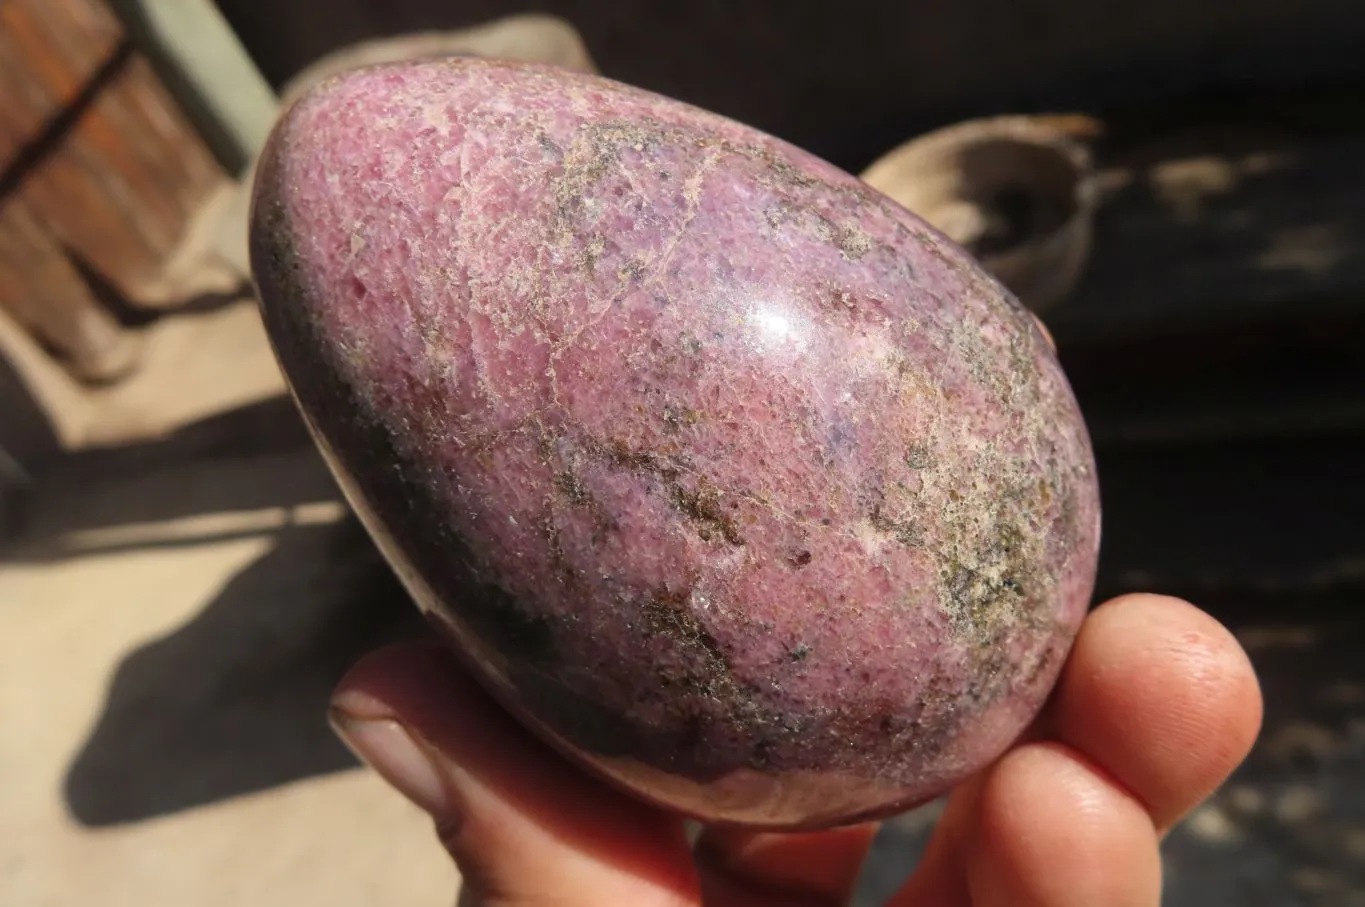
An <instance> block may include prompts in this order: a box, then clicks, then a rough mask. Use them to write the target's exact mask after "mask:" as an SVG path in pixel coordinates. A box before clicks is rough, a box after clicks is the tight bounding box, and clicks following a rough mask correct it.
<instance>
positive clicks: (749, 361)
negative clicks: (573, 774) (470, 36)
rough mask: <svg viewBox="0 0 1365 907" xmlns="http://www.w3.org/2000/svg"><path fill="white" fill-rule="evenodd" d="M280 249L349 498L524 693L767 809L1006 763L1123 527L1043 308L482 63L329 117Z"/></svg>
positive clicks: (682, 776) (832, 801)
mask: <svg viewBox="0 0 1365 907" xmlns="http://www.w3.org/2000/svg"><path fill="white" fill-rule="evenodd" d="M259 172H260V177H259V181H258V184H257V198H256V209H255V213H254V218H253V231H254V233H253V263H254V265H255V268H256V273H257V278H258V282H259V285H260V289H261V292H262V294H263V299H264V303H265V306H264V309H265V313H266V322H267V326H268V328H269V329H270V332H271V335H272V338H273V340H274V341H275V344H276V347H277V350H278V351H279V354H280V357H281V361H282V363H283V365H284V367H285V372H286V374H287V375H288V376H289V377H290V379H291V383H292V385H293V388H294V390H295V392H296V394H297V395H298V397H299V399H300V401H301V403H302V405H303V408H304V410H305V412H306V413H307V414H308V416H309V418H310V420H311V421H312V423H313V427H314V429H315V430H316V431H317V433H318V436H319V439H320V441H321V442H322V444H323V446H324V448H325V449H326V451H327V453H328V455H329V458H330V460H331V462H332V464H333V466H334V467H335V468H336V469H337V471H338V473H339V475H340V476H341V478H342V482H343V485H344V486H346V488H347V489H348V492H349V494H350V496H351V499H352V501H353V503H355V504H356V506H357V508H358V509H359V511H360V512H361V515H362V518H364V519H365V520H366V522H367V523H368V525H369V526H370V527H371V529H372V530H374V531H375V533H376V535H377V536H379V538H380V540H381V544H382V545H383V546H384V547H385V549H386V554H387V555H388V556H389V558H390V559H391V560H392V561H393V562H394V563H395V565H396V566H397V567H398V569H399V571H400V573H402V574H403V575H404V578H405V581H406V582H407V583H408V584H409V586H410V587H411V588H412V589H413V591H414V593H415V594H416V597H417V598H418V599H419V601H421V602H422V603H423V604H424V606H425V607H427V608H428V609H429V610H431V611H432V612H433V613H435V614H436V615H437V616H438V619H439V620H440V621H441V622H442V623H443V624H444V625H445V626H446V628H447V629H448V630H449V632H450V633H451V635H452V636H453V637H454V639H455V640H456V641H457V643H458V645H459V647H460V648H461V649H462V650H463V651H464V652H465V653H466V654H468V655H470V656H471V661H472V662H473V663H474V664H476V665H477V666H478V668H479V669H480V671H481V672H482V674H483V675H484V678H485V680H486V681H488V683H489V685H490V686H491V688H492V689H493V691H494V692H495V694H497V695H498V696H499V697H500V698H502V699H503V701H504V702H506V703H508V704H509V705H511V706H512V707H513V708H514V709H516V710H517V711H519V712H520V713H521V714H522V716H523V718H524V719H526V720H527V721H528V722H529V723H530V724H532V726H534V727H536V728H537V729H538V730H540V731H541V732H542V733H544V734H546V735H547V736H548V737H549V738H550V739H552V740H553V741H555V742H556V743H558V744H559V745H561V746H562V747H564V748H565V749H566V750H568V751H569V752H571V753H573V754H585V756H586V759H587V761H588V762H589V763H590V764H591V765H592V766H593V767H595V768H597V769H598V770H600V771H603V772H604V773H605V774H607V775H609V776H611V777H613V778H615V779H617V780H620V781H624V782H625V783H626V784H628V785H629V786H630V787H632V788H633V789H635V790H636V791H637V792H640V793H642V794H643V795H645V796H647V797H649V798H651V799H654V800H657V801H660V802H664V803H668V804H670V805H673V806H675V807H678V808H681V809H683V810H685V811H687V812H690V813H692V814H695V815H699V816H706V817H711V818H723V819H730V820H739V821H745V822H751V823H756V824H765V825H774V826H796V825H815V824H821V823H827V822H832V821H838V820H850V819H854V818H858V817H862V816H866V815H870V814H874V813H877V812H880V811H884V810H887V809H893V808H895V807H898V806H904V805H907V804H911V803H916V802H923V801H925V800H926V799H930V798H932V797H933V796H935V795H936V794H937V793H939V792H940V791H942V790H943V789H945V788H946V787H947V786H949V785H951V784H953V783H954V782H956V781H957V780H960V779H961V778H962V777H964V776H965V775H966V774H967V773H969V772H971V771H973V770H974V769H976V768H977V767H979V766H980V765H982V764H984V763H985V762H986V761H988V760H989V759H990V758H993V757H994V755H995V754H997V753H998V752H999V751H1000V750H1001V749H1002V748H1003V747H1004V746H1005V745H1006V744H1007V743H1008V742H1009V741H1010V740H1011V739H1012V738H1013V737H1014V736H1015V735H1016V734H1017V733H1018V732H1019V730H1020V729H1021V728H1022V727H1023V726H1024V725H1025V724H1026V723H1027V722H1028V720H1029V719H1030V718H1031V717H1032V715H1033V714H1034V713H1035V711H1036V708H1037V706H1038V704H1039V703H1040V701H1041V699H1042V697H1043V696H1045V695H1046V693H1047V691H1048V689H1049V688H1050V686H1051V683H1052V681H1053V679H1054V678H1055V676H1056V672H1057V670H1058V668H1059V666H1060V663H1061V660H1062V658H1063V657H1064V655H1065V652H1066V649H1067V646H1068V645H1069V643H1070V640H1071V637H1072V634H1073V632H1074V628H1075V626H1076V623H1077V621H1078V620H1079V618H1080V616H1081V614H1082V612H1083V610H1084V608H1085V606H1086V603H1087V601H1088V598H1089V595H1090V592H1091V587H1092V581H1093V573H1094V568H1095V559H1096V549H1097V545H1098V534H1099V508H1098V500H1097V491H1096V485H1095V481H1096V480H1095V475H1094V469H1093V461H1092V456H1091V452H1090V448H1089V443H1088V440H1087V437H1086V433H1085V429H1084V426H1083V425H1082V423H1081V421H1080V417H1079V413H1078V411H1077V409H1076V406H1075V402H1074V399H1073V397H1072V395H1071V392H1070V389H1069V387H1068V386H1067V383H1066V380H1065V378H1064V377H1063V375H1062V373H1061V370H1060V368H1059V367H1058V365H1057V363H1056V361H1055V359H1054V357H1053V355H1052V353H1051V351H1050V348H1049V347H1048V346H1047V343H1046V341H1045V340H1044V338H1043V336H1042V334H1041V333H1040V332H1039V331H1038V330H1037V329H1036V327H1035V326H1034V325H1033V323H1032V321H1031V318H1030V316H1029V315H1028V314H1027V313H1026V312H1025V311H1024V310H1023V309H1022V308H1021V307H1019V306H1018V304H1017V303H1015V302H1014V301H1013V300H1012V299H1010V298H1008V297H1007V296H1006V295H1005V294H1004V293H1003V292H1002V291H1001V290H1000V288H999V287H998V285H997V284H995V283H994V282H993V281H991V280H989V279H988V278H986V277H985V276H984V275H983V274H982V273H981V272H980V271H979V270H978V269H977V268H976V267H975V266H974V265H973V264H972V263H971V262H970V261H969V260H968V259H967V258H966V257H965V255H964V254H963V253H961V252H960V251H958V250H956V249H955V248H953V247H950V246H949V245H948V244H946V243H945V242H944V241H943V240H942V239H941V238H940V237H938V236H937V235H936V234H934V233H932V231H930V230H929V229H928V228H927V227H925V225H924V224H923V223H922V222H920V221H919V220H917V219H916V218H914V217H913V216H912V215H910V214H909V213H908V212H906V211H905V210H904V209H901V208H899V207H898V206H896V205H894V204H892V203H890V202H889V201H887V200H886V199H884V198H883V197H881V196H880V195H878V194H876V193H874V192H872V191H871V190H870V189H868V188H867V187H866V186H864V185H863V184H861V183H860V182H858V181H857V180H856V179H854V178H853V177H851V176H849V175H847V174H844V173H842V172H841V171H838V170H836V169H835V168H833V167H831V166H829V165H828V164H825V163H823V162H821V161H819V160H817V159H815V158H813V157H811V156H810V155H808V154H806V153H804V152H802V151H800V150H798V149H796V148H793V147H791V146H789V145H786V144H784V143H782V142H779V141H777V140H776V139H772V138H770V137H768V136H765V135H762V134H760V133H757V132H755V131H753V130H750V129H748V128H746V127H743V126H741V125H739V124H736V123H733V122H730V121H728V120H724V119H721V118H719V117H716V116H714V115H711V114H708V113H705V112H702V111H699V110H696V109H695V108H691V107H688V106H685V105H683V104H680V103H678V102H676V101H671V100H668V99H664V98H661V97H658V96H655V95H652V94H649V93H646V92H643V91H640V90H637V89H633V88H628V87H626V86H622V85H619V84H617V83H613V82H608V81H606V80H601V79H596V78H593V77H590V76H583V75H579V74H571V73H566V72H555V71H551V70H545V69H540V68H534V67H525V66H518V65H513V64H495V63H489V62H486V61H475V60H459V61H450V62H443V63H428V64H420V65H413V66H407V67H401V66H400V67H383V68H377V69H373V70H369V71H366V72H363V73H360V74H355V75H351V76H347V77H343V78H341V79H339V80H336V81H333V82H330V83H328V84H327V85H326V86H324V88H323V89H322V90H321V91H319V92H317V93H315V94H313V95H311V96H309V97H307V98H305V99H304V100H303V101H301V102H300V103H299V105H298V106H297V107H295V108H294V109H293V111H292V113H291V114H290V115H289V117H288V118H287V119H286V120H285V121H284V122H283V124H282V125H281V127H280V128H279V129H278V130H277V132H276V135H275V137H274V139H273V141H272V143H271V145H270V146H269V147H268V148H267V151H266V153H265V156H264V157H263V160H262V163H261V166H260V171H259Z"/></svg>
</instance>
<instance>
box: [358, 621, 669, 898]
mask: <svg viewBox="0 0 1365 907" xmlns="http://www.w3.org/2000/svg"><path fill="white" fill-rule="evenodd" d="M332 708H333V711H334V712H335V713H336V714H337V715H338V716H339V719H338V720H336V721H335V722H334V723H335V724H337V725H338V727H339V729H340V730H341V732H342V733H343V735H346V734H351V735H352V736H354V734H355V728H356V727H361V728H365V729H370V730H366V731H365V733H367V734H370V735H371V739H372V740H373V739H380V740H382V741H387V742H388V743H386V746H387V745H388V744H391V743H392V741H393V740H394V739H395V734H394V733H393V728H395V727H396V728H399V729H401V731H402V732H404V733H405V734H406V735H408V736H410V737H411V738H412V739H413V741H414V742H415V744H416V745H415V747H414V749H415V750H417V751H420V753H422V754H423V755H424V756H425V757H427V758H429V759H431V760H432V761H433V763H434V765H435V771H436V774H437V776H438V780H437V781H436V782H431V781H429V780H428V781H426V782H424V783H423V784H421V785H417V784H413V783H408V784H404V783H402V782H401V781H398V780H395V778H394V777H389V776H388V774H386V769H390V768H392V767H394V766H401V765H411V760H408V761H406V762H403V763H400V762H399V761H398V760H397V759H395V758H394V757H392V756H390V757H389V758H388V759H387V761H385V760H384V759H382V758H381V759H379V760H375V759H373V758H367V759H366V761H367V762H369V763H370V764H371V765H372V766H373V767H375V769H376V770H377V771H379V772H380V773H381V774H382V775H386V778H387V779H388V780H389V781H390V783H391V784H393V786H394V787H396V788H397V789H398V790H400V791H401V792H402V793H404V794H405V795H407V796H408V797H409V799H412V800H413V801H414V802H417V803H418V804H419V805H421V806H423V807H424V808H427V810H428V812H430V813H431V814H432V817H433V820H434V821H435V823H436V825H437V828H438V831H439V832H440V835H441V840H442V842H443V843H444V844H445V846H446V848H447V849H448V850H449V851H450V853H451V855H452V856H453V857H454V858H455V860H456V862H457V864H458V865H459V868H460V872H461V875H462V876H463V877H464V879H465V884H466V885H467V886H471V887H472V888H474V889H477V890H478V891H479V892H480V896H481V897H482V898H483V901H484V902H489V903H492V902H498V903H507V904H512V903H516V904H526V905H530V904H541V903H547V904H548V903H555V904H563V905H572V904H579V903H583V904H593V903H599V902H601V901H600V900H599V898H602V897H609V898H618V899H622V898H623V899H625V900H623V901H621V902H623V903H624V902H630V903H638V904H642V905H644V904H666V905H670V907H672V905H680V904H692V903H694V901H695V894H696V877H695V871H694V869H693V868H692V865H691V862H690V856H689V850H688V847H687V841H686V838H685V836H684V834H683V827H682V822H681V821H680V820H679V819H678V818H676V817H674V816H669V815H666V814H664V813H662V812H660V811H658V810H655V809H652V808H650V807H648V806H646V805H645V804H643V803H641V802H639V801H636V800H634V799H632V798H629V797H627V796H626V795H624V794H622V793H620V792H619V791H617V790H615V789H614V788H610V787H608V786H607V785H605V784H604V783H603V782H601V781H599V780H597V779H596V778H593V777H590V776H588V775H587V774H585V773H584V772H582V771H579V770H578V769H577V768H576V767H575V766H573V765H571V764H570V763H569V762H568V761H567V760H565V759H563V758H561V757H560V756H559V755H558V754H557V753H555V752H554V751H553V750H551V749H550V748H549V747H548V746H547V745H545V744H543V743H542V742H541V741H539V740H538V739H536V738H534V737H533V736H532V735H530V734H529V733H528V732H527V731H525V730H524V729H523V728H522V727H521V726H520V725H519V724H517V723H516V722H515V721H514V720H513V719H512V718H511V716H510V715H509V714H508V713H507V712H506V711H505V710H504V709H502V708H501V707H500V706H499V705H498V704H497V703H495V702H494V701H493V700H492V699H491V697H489V696H488V694H487V693H486V692H485V691H484V690H483V688H482V687H481V686H479V684H477V683H476V682H475V681H474V680H473V679H472V678H471V677H470V676H469V675H468V674H467V672H466V671H464V670H463V668H462V667H461V666H460V664H459V663H458V662H457V661H456V659H455V658H454V657H453V656H452V655H451V654H450V653H449V651H448V650H447V649H446V648H445V647H444V646H442V645H441V644H439V643H437V642H428V641H420V642H407V643H400V644H396V645H392V646H389V647H386V648H384V649H381V650H379V651H377V652H374V653H372V654H370V655H367V656H366V657H364V658H362V659H361V660H360V661H359V662H358V663H357V664H356V665H355V666H354V667H353V668H352V669H351V670H350V671H349V672H347V674H346V675H345V677H343V678H342V680H341V681H340V682H339V683H338V685H337V687H336V691H335V693H334V696H333V700H332ZM361 746H362V747H363V746H364V741H361ZM398 749H399V748H397V747H390V751H391V752H396V751H398ZM389 774H392V773H391V772H390V773H389ZM408 774H409V775H413V774H414V773H412V772H409V773H408ZM431 791H438V792H439V793H441V794H442V797H441V798H440V799H439V800H435V799H433V798H432V797H430V796H426V795H427V794H429V793H430V792H431ZM424 801H430V802H439V803H440V804H441V805H440V806H439V807H437V808H431V806H430V803H428V802H424ZM528 867H529V869H528Z"/></svg>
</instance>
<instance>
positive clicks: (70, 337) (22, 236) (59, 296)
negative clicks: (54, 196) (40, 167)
mask: <svg viewBox="0 0 1365 907" xmlns="http://www.w3.org/2000/svg"><path fill="white" fill-rule="evenodd" d="M0 309H4V310H5V311H6V312H8V313H9V314H10V316H11V317H12V318H14V320H15V321H16V322H17V323H18V324H19V325H20V326H22V327H24V328H25V329H26V330H28V331H29V332H30V333H32V334H33V335H34V336H35V337H36V338H37V339H38V340H39V342H41V343H42V344H44V345H45V346H46V347H48V348H49V349H50V350H52V351H53V352H54V353H56V354H57V355H58V356H59V357H60V358H62V359H64V360H66V362H67V363H68V365H69V366H70V367H71V368H72V370H73V371H74V372H75V373H76V374H77V375H78V376H80V377H81V378H83V379H87V380H96V381H104V380H111V379H113V378H117V377H120V376H121V375H123V374H125V373H126V372H127V370H128V369H130V368H131V367H132V366H133V365H134V363H135V356H136V344H135V341H134V340H133V338H132V337H131V335H129V334H127V333H126V332H125V331H124V330H123V329H122V327H121V326H120V325H119V323H118V322H117V321H115V320H114V318H113V317H112V316H111V315H110V314H109V312H108V311H107V310H106V309H105V308H104V307H103V306H102V305H100V303H99V300H97V299H96V298H95V297H94V295H93V294H92V293H91V290H90V287H89V285H88V284H87V283H86V282H85V280H84V279H83V278H82V277H81V275H80V273H79V272H78V271H77V270H76V269H75V267H74V266H73V265H72V264H71V261H70V259H69V258H67V256H66V254H65V251H64V250H63V249H62V247H61V246H60V245H59V244H58V243H57V242H55V241H54V240H53V238H52V237H51V235H50V234H49V233H48V232H47V230H46V229H45V228H44V226H43V224H42V223H41V221H40V220H39V218H38V217H37V215H36V213H35V212H34V211H33V210H32V209H31V208H29V207H28V206H27V205H25V204H24V203H23V202H22V201H21V200H19V199H16V198H11V199H9V200H8V201H6V202H4V204H3V205H0Z"/></svg>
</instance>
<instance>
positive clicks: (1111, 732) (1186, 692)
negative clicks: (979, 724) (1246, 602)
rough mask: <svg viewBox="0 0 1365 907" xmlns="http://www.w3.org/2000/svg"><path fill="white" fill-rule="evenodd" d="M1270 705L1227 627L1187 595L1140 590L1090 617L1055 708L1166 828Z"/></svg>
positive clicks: (1247, 746)
mask: <svg viewBox="0 0 1365 907" xmlns="http://www.w3.org/2000/svg"><path fill="white" fill-rule="evenodd" d="M1262 709H1263V706H1262V699H1261V691H1260V684H1259V682H1258V680H1257V678H1256V672H1255V669H1254V668H1253V666H1252V664H1251V660H1250V658H1249V657H1248V656H1247V654H1246V652H1245V650H1244V649H1243V648H1242V646H1241V644H1240V643H1238V641H1237V639H1236V637H1234V636H1233V634H1232V633H1231V632H1230V631H1229V630H1228V629H1227V628H1226V627H1224V626H1223V625H1222V624H1221V623H1219V622H1218V621H1217V620H1215V619H1214V618H1213V617H1212V616H1210V615H1209V614H1207V613H1205V612H1203V611H1201V610H1200V609H1198V608H1196V607H1195V606H1194V605H1192V604H1190V603H1189V602H1186V601H1184V600H1182V599H1178V598H1173V597H1170V596H1163V595H1152V594H1134V595H1125V596H1122V597H1119V598H1116V599H1114V600H1112V601H1110V602H1107V603H1105V604H1103V605H1101V606H1100V607H1098V608H1096V609H1095V610H1094V611H1093V612H1092V614H1091V615H1090V617H1089V618H1088V619H1087V620H1086V622H1085V624H1084V626H1083V627H1082V629H1081V632H1080V634H1079V636H1078V637H1077V640H1076V645H1075V647H1074V649H1073V653H1072V656H1071V658H1070V660H1069V661H1068V664H1067V667H1066V669H1065V670H1064V671H1063V674H1062V677H1061V680H1060V682H1059V684H1058V687H1057V691H1056V694H1055V695H1054V699H1053V702H1052V705H1051V707H1050V715H1049V718H1050V720H1051V723H1052V724H1053V726H1054V728H1055V732H1056V735H1057V736H1058V737H1059V738H1060V739H1061V740H1063V741H1064V742H1066V743H1068V744H1070V745H1071V746H1073V747H1075V748H1076V749H1078V750H1080V751H1081V752H1084V753H1086V754H1087V755H1088V756H1089V757H1090V758H1092V759H1094V760H1095V761H1097V762H1098V763H1099V764H1100V765H1102V766H1104V768H1105V770H1106V771H1108V772H1110V773H1112V774H1113V775H1114V776H1115V777H1116V778H1118V779H1119V781H1120V782H1121V783H1123V784H1124V785H1125V786H1127V787H1128V788H1129V789H1130V790H1131V791H1132V792H1133V793H1134V795H1135V796H1136V797H1137V798H1138V799H1139V800H1140V801H1142V802H1143V803H1144V804H1145V805H1146V806H1147V808H1148V810H1149V811H1150V813H1151V815H1152V818H1153V821H1154V822H1155V823H1156V824H1157V827H1158V828H1162V829H1164V828H1167V827H1169V825H1170V824H1171V823H1173V822H1175V821H1177V820H1178V819H1179V818H1180V817H1181V816H1182V815H1184V814H1185V813H1186V812H1187V811H1189V810H1190V809H1191V808H1193V807H1194V806H1195V805H1197V804H1198V803H1199V802H1200V801H1202V800H1203V799H1204V798H1205V797H1207V796H1208V795H1209V794H1211V793H1212V792H1213V791H1214V790H1215V789H1216V788H1217V787H1218V786H1219V785H1220V784H1221V783H1222V782H1223V781H1224V780H1225V779H1226V778H1227V776H1228V775H1229V774H1230V773H1231V772H1232V771H1233V770H1234V769H1235V768H1236V767H1237V766H1238V765H1239V764H1240V763H1241V762H1242V760H1243V759H1245V758H1246V756H1247V754H1248V753H1249V752H1250V750H1251V747H1252V745H1253V744H1254V743H1255V740H1256V737H1257V736H1258V735H1259V733H1260V727H1261V721H1262Z"/></svg>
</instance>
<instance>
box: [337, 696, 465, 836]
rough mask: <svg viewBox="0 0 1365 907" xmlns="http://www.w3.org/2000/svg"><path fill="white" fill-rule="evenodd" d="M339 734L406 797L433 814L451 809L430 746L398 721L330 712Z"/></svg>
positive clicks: (365, 761)
mask: <svg viewBox="0 0 1365 907" xmlns="http://www.w3.org/2000/svg"><path fill="white" fill-rule="evenodd" d="M330 718H331V722H332V727H333V728H335V729H336V732H337V735H338V736H340V737H341V739H342V741H343V742H344V743H345V744H346V745H347V746H348V747H350V748H351V751H352V752H354V753H355V754H356V756H357V757H359V758H360V759H361V760H362V761H363V762H364V763H365V764H366V765H368V766H369V767H370V768H372V769H374V770H375V772H376V773H378V774H379V776H380V777H381V778H383V779H384V780H385V781H387V782H388V783H389V784H391V785H393V787H394V788H396V789H397V790H398V792H399V793H401V794H402V795H403V796H405V797H407V798H408V799H409V800H411V801H412V802H413V803H415V804H417V805H418V806H420V807H421V808H422V809H424V810H426V811H427V812H429V813H431V814H432V815H436V816H440V815H444V814H446V813H448V812H450V794H449V787H448V785H447V784H446V780H445V778H444V776H443V775H442V773H441V770H440V769H439V768H437V766H436V762H435V760H434V759H433V758H432V756H431V755H430V753H429V752H428V751H427V749H426V747H424V746H422V744H420V743H418V742H417V741H416V740H415V739H413V737H412V735H411V734H410V733H408V731H407V729H406V728H404V727H403V726H402V725H401V724H399V723H398V722H397V721H394V720H392V719H388V718H378V719H376V718H357V717H356V716H354V715H351V714H349V713H347V712H345V711H342V710H341V709H337V708H333V709H332V711H331V713H330Z"/></svg>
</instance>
